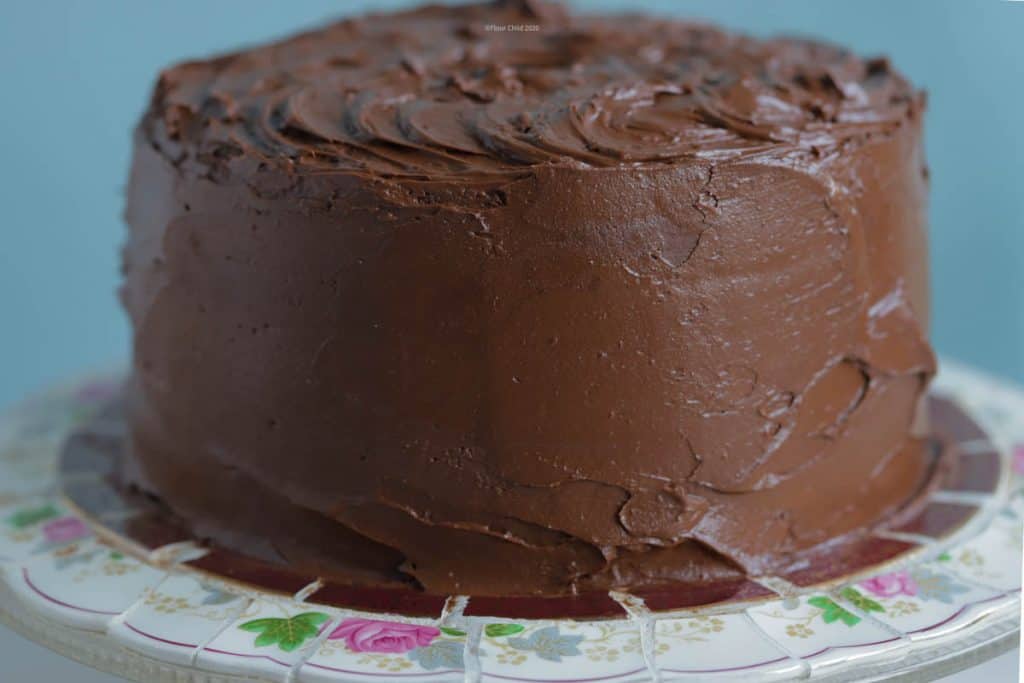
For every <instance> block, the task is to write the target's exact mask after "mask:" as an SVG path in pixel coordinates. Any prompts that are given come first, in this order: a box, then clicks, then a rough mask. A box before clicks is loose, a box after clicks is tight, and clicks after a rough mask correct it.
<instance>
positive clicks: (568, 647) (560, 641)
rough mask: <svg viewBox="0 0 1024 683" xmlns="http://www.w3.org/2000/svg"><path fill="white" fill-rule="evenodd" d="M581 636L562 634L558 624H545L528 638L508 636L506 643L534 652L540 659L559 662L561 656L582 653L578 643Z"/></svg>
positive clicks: (581, 640)
mask: <svg viewBox="0 0 1024 683" xmlns="http://www.w3.org/2000/svg"><path fill="white" fill-rule="evenodd" d="M581 642H583V636H564V635H562V634H561V633H559V631H558V626H545V627H544V628H542V629H538V630H536V631H534V632H533V633H531V634H530V636H529V637H528V638H509V640H508V644H509V645H511V646H512V647H514V648H515V649H517V650H528V651H530V652H535V653H536V654H537V656H538V657H540V658H541V659H546V660H548V661H549V662H560V661H562V657H575V656H577V655H580V654H582V653H581V652H580V650H579V644H580V643H581Z"/></svg>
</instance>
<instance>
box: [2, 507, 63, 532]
mask: <svg viewBox="0 0 1024 683" xmlns="http://www.w3.org/2000/svg"><path fill="white" fill-rule="evenodd" d="M59 514H60V512H59V511H58V510H57V508H55V507H54V506H53V505H42V506H38V507H34V508H23V509H21V510H18V511H17V512H15V513H14V514H13V515H11V516H10V517H8V518H7V523H8V524H10V525H11V526H13V527H14V528H15V529H24V528H25V527H29V526H32V525H33V524H39V522H45V521H46V520H48V519H53V518H54V517H56V516H58V515H59Z"/></svg>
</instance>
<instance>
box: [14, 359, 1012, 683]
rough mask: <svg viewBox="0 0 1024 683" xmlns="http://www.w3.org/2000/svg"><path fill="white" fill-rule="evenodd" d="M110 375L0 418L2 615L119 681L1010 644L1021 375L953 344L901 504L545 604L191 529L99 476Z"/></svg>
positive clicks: (680, 667)
mask: <svg viewBox="0 0 1024 683" xmlns="http://www.w3.org/2000/svg"><path fill="white" fill-rule="evenodd" d="M119 379H120V375H119V374H118V373H107V374H103V375H95V376H91V377H88V378H85V379H81V380H77V381H74V382H70V383H67V384H65V385H63V386H61V387H57V388H54V389H52V390H49V391H47V392H44V393H42V394H40V395H38V396H36V397H34V398H31V399H29V400H26V401H24V402H23V403H21V404H19V405H18V406H16V407H14V408H13V409H12V410H11V411H9V412H8V413H7V414H5V415H4V416H3V417H2V419H0V525H2V528H0V562H2V576H3V582H2V585H0V617H2V618H3V621H4V623H6V624H7V625H9V626H10V627H12V628H14V629H15V630H17V631H18V632H20V633H22V634H23V635H25V636H26V637H28V638H30V639H32V640H35V641H37V642H39V643H41V644H43V645H46V646H48V647H50V648H51V649H53V650H55V651H57V652H59V653H61V654H63V655H66V656H68V657H71V658H73V659H76V660H78V661H81V662H83V663H84V664H87V665H89V666H92V667H95V668H97V669H101V670H104V671H108V672H111V673H114V674H117V675H121V676H125V677H127V678H129V679H132V680H139V681H185V680H187V681H203V682H207V681H210V682H212V681H233V680H250V681H251V680H261V681H299V682H302V683H328V682H331V681H377V680H380V679H382V678H383V679H387V678H394V679H402V680H410V681H430V682H434V681H459V680H465V681H477V680H494V681H522V682H531V681H537V682H540V681H547V682H555V681H561V682H565V683H570V682H573V683H582V682H584V681H587V682H590V681H642V680H664V681H668V680H680V681H686V680H730V679H739V678H743V679H747V680H763V681H785V680H799V679H806V678H811V679H812V680H828V681H841V680H932V679H934V678H935V677H938V676H940V675H944V674H948V673H951V672H954V671H957V670H960V669H963V668H966V667H968V666H971V665H973V664H975V663H977V662H978V661H981V660H983V659H986V658H989V657H992V656H995V655H996V654H998V653H1000V652H1002V651H1005V650H1007V649H1009V648H1011V647H1013V646H1014V644H1015V643H1016V642H1017V637H1018V631H1019V614H1020V586H1021V540H1022V524H1024V391H1022V390H1021V389H1018V388H1016V387H1014V386H1012V385H1009V384H1007V383H1006V382H1003V381H1001V380H998V379H995V378H992V377H989V376H986V375H983V374H981V373H979V372H977V371H974V370H972V369H969V368H966V367H963V366H961V365H958V364H955V363H950V362H946V363H943V367H942V371H941V373H940V375H939V377H938V379H937V381H936V383H935V385H934V388H933V394H934V396H935V397H936V398H933V404H932V410H933V416H935V420H936V421H937V422H938V423H939V427H941V428H942V430H943V431H944V433H945V434H946V435H947V437H948V438H951V439H953V440H954V441H956V442H957V452H958V454H959V455H958V457H957V462H956V466H955V467H954V471H953V473H952V474H951V475H950V476H949V477H947V478H946V479H947V481H945V482H944V483H943V484H942V486H941V487H940V488H939V489H938V490H937V491H935V492H934V493H933V494H932V495H931V499H930V501H929V503H928V505H927V506H926V507H925V508H924V510H923V511H922V512H921V513H920V514H918V515H917V516H916V517H915V518H914V519H911V520H907V521H905V522H903V523H901V526H899V527H898V528H896V529H889V530H886V531H880V532H877V533H876V534H875V535H874V536H873V537H872V538H871V539H870V542H868V543H861V544H859V545H856V546H855V547H852V548H847V549H846V550H844V551H843V552H842V553H839V554H840V555H842V557H839V558H836V557H831V558H824V560H823V561H822V562H819V563H817V564H813V563H812V565H811V566H809V567H805V568H803V570H802V571H800V572H797V573H795V574H792V575H788V576H782V577H757V578H756V579H753V580H752V581H749V582H746V583H745V584H744V585H740V586H723V587H710V588H708V590H707V591H705V592H704V593H703V594H701V595H692V594H687V595H683V596H680V595H677V594H659V593H653V594H647V595H644V596H634V595H625V594H617V593H612V594H609V595H607V596H601V597H602V598H603V600H594V599H592V598H591V599H586V600H583V599H580V600H575V601H573V600H569V601H568V602H564V601H563V602H562V603H545V602H544V600H543V599H519V600H515V599H510V600H505V601H501V600H494V599H491V600H485V599H474V598H472V597H466V596H446V597H437V596H435V598H431V597H430V596H421V597H419V598H416V597H414V596H409V595H397V596H395V595H382V594H380V593H379V592H377V593H374V592H369V593H367V592H363V593H359V592H358V591H357V592H352V591H345V590H343V589H341V588H339V587H332V586H330V585H329V584H325V583H324V582H322V581H320V580H319V579H318V578H317V577H301V576H295V575H290V574H289V573H288V572H287V571H286V570H284V569H282V568H279V567H274V566H271V565H266V564H263V563H260V562H257V561H253V560H251V559H250V558H243V557H237V556H231V555H229V554H226V553H224V552H222V551H218V550H212V551H211V550H210V549H207V548H204V547H202V546H200V545H199V544H197V543H196V542H194V541H193V540H191V539H189V538H188V537H187V534H182V533H181V530H180V529H175V528H174V526H173V524H170V523H168V522H167V520H166V519H161V518H160V517H159V516H158V515H154V514H153V513H152V511H151V510H149V509H147V508H146V507H145V505H144V504H143V503H140V502H139V501H132V500H129V499H126V497H125V496H123V495H121V494H120V493H119V492H117V491H116V490H115V489H113V488H111V487H109V486H108V485H107V484H106V483H105V481H106V480H105V479H104V477H103V476H102V474H103V468H104V466H105V465H104V463H103V458H104V449H103V448H102V447H99V446H97V444H103V443H109V442H110V441H111V440H114V441H116V440H117V438H118V437H119V434H118V430H119V429H120V428H121V426H120V425H121V423H120V422H119V421H117V420H107V421H104V420H103V419H102V413H103V411H104V409H105V407H106V406H109V405H110V403H111V400H112V399H114V398H115V397H116V394H117V392H118V390H119V389H118V387H119V385H120V382H119ZM98 416H99V417H98ZM90 425H91V426H90ZM83 426H89V427H88V429H86V432H87V433H86V437H87V438H85V439H81V440H79V443H78V444H77V445H74V444H72V447H68V446H66V445H65V444H66V442H68V436H69V435H70V434H77V435H81V433H82V430H83ZM104 430H108V431H109V433H104ZM71 441H72V442H74V439H72V440H71ZM62 453H63V456H62V455H61V454H62ZM69 455H70V456H72V457H71V458H70V460H69ZM748 584H749V585H748ZM609 606H610V607H609Z"/></svg>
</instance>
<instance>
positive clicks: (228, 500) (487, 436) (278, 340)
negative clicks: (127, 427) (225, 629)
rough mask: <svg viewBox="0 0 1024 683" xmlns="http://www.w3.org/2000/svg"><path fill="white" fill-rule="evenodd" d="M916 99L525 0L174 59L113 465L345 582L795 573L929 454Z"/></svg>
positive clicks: (900, 493)
mask: <svg viewBox="0 0 1024 683" xmlns="http://www.w3.org/2000/svg"><path fill="white" fill-rule="evenodd" d="M496 28H498V29H503V30H495V29H496ZM923 104H924V101H923V96H922V95H921V94H920V93H919V92H916V91H915V90H914V89H913V88H912V87H911V86H910V85H909V84H908V83H907V82H906V81H905V80H904V79H903V78H902V77H901V76H900V75H898V74H897V73H896V72H895V71H894V70H893V69H892V68H891V67H890V66H889V64H888V62H887V61H886V60H885V59H873V60H867V61H865V60H861V59H859V58H857V57H856V56H854V55H852V54H851V53H849V52H847V51H846V50H843V49H841V48H837V47H833V46H829V45H824V44H821V43H816V42H810V41H803V40H793V39H777V40H763V41H762V40H755V39H752V38H748V37H743V36H738V35H733V34H728V33H724V32H722V31H720V30H717V29H715V28H711V27H708V26H703V25H697V24H691V23H685V22H679V21H664V20H655V19H650V18H647V17H643V16H635V15H631V16H628V17H593V16H582V17H580V16H570V15H568V14H567V13H566V12H564V11H563V10H561V8H559V7H557V6H551V5H546V4H540V3H533V2H498V3H494V4H489V5H472V6H466V7H458V8H443V7H436V6H431V7H425V8H422V9H418V10H415V11H410V12H404V13H399V14H390V15H371V16H368V17H363V18H358V19H348V20H345V21H341V22H338V23H336V24H333V25H330V26H327V27H324V28H322V29H320V30H317V31H313V32H309V33H306V34H303V35H299V36H296V37H294V38H291V39H288V40H285V41H283V42H279V43H275V44H272V45H266V46H262V47H259V48H255V49H251V50H246V51H243V52H239V53H235V54H230V55H226V56H223V57H219V58H216V59H211V60H206V61H198V62H189V63H186V64H182V65H179V66H176V67H174V68H172V69H169V70H167V71H165V72H164V73H163V74H162V75H161V77H160V80H159V82H158V84H157V86H156V89H155V92H154V94H153V98H152V101H151V103H150V106H149V109H148V110H147V112H146V114H145V116H144V117H143V119H142V122H141V123H140V125H139V127H138V130H137V133H136V144H135V156H134V161H133V165H132V171H131V178H130V183H129V188H128V203H127V222H128V225H129V237H128V241H127V244H126V247H125V252H124V254H125V258H124V262H125V282H124V288H123V292H122V297H123V300H124V304H125V306H126V308H127V310H128V313H129V315H130V317H131V320H132V324H133V329H134V365H133V371H134V372H133V380H132V383H131V394H130V402H129V410H130V424H131V432H132V454H131V458H130V466H129V467H128V468H127V469H126V472H125V475H126V477H127V479H128V480H129V481H131V482H135V483H137V484H138V485H140V486H141V487H142V488H144V489H145V490H147V491H150V492H152V493H154V494H156V495H157V496H159V497H160V498H161V499H162V500H163V501H165V502H166V503H167V504H168V505H169V506H170V507H171V509H173V510H174V511H175V512H176V513H177V514H179V515H180V516H182V517H183V518H184V519H185V520H187V521H188V522H189V523H190V524H191V525H192V526H193V528H194V529H195V530H196V532H197V533H199V534H201V535H203V536H205V537H209V538H211V539H213V540H214V541H215V542H218V543H222V544H224V545H227V546H230V547H236V548H241V549H244V550H245V551H246V552H249V553H253V554H257V555H260V556H262V557H267V558H272V559H276V560H279V561H282V562H287V563H290V564H293V565H296V566H302V567H306V568H312V569H314V570H315V571H317V572H320V573H321V574H324V575H326V576H331V577H333V578H335V579H341V580H345V581H349V582H352V583H355V584H365V585H402V584H412V585H415V586H418V587H421V588H423V589H425V590H427V591H430V592H436V593H469V594H475V595H516V594H544V595H548V594H551V595H554V594H567V593H573V592H576V591H579V590H584V589H589V588H595V589H607V588H629V587H636V586H644V585H651V584H657V583H665V582H673V581H683V582H702V581H710V580H716V579H720V578H721V577H723V576H733V575H738V574H742V573H744V572H746V573H750V574H758V573H761V572H764V571H769V570H772V569H775V568H778V567H780V566H783V565H792V564H794V563H799V562H800V558H801V557H802V556H805V555H806V553H807V551H809V550H810V549H812V548H815V547H817V546H820V545H821V544H823V543H827V542H830V541H832V540H834V539H836V538H839V537H842V536H846V535H850V534H857V533H863V532H864V530H865V529H868V528H870V527H872V526H874V525H876V524H878V523H880V522H881V521H883V520H884V519H886V518H887V517H888V516H890V515H892V514H894V513H896V512H898V511H900V510H903V509H906V508H907V506H908V505H912V503H913V501H914V500H915V498H916V497H917V496H918V494H919V493H920V491H921V490H922V487H923V486H924V483H925V480H926V478H927V475H928V471H929V461H928V457H927V454H926V452H925V448H924V442H923V439H922V437H923V436H924V430H925V425H924V424H923V421H922V420H921V418H920V417H919V414H920V412H921V411H920V410H919V405H920V403H921V398H922V396H923V394H924V392H925V389H926V385H927V381H928V379H929V378H930V376H931V375H932V374H933V372H934V358H933V354H932V352H931V350H930V348H929V345H928V342H927V339H926V329H927V316H928V302H927V296H928V292H927V264H926V245H925V194H926V171H925V166H924V162H923V157H922V152H921V115H922V112H923Z"/></svg>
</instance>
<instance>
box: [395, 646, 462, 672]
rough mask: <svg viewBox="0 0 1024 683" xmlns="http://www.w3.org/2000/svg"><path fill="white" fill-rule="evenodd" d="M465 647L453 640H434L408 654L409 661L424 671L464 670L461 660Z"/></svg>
mask: <svg viewBox="0 0 1024 683" xmlns="http://www.w3.org/2000/svg"><path fill="white" fill-rule="evenodd" d="M464 649H465V645H464V644H463V643H461V642H458V641H454V640H435V641H434V642H433V643H431V644H430V645H427V646H425V647H418V648H416V649H415V650H413V651H412V652H410V653H409V655H408V656H409V659H411V660H412V661H414V662H418V663H419V665H420V666H422V667H423V668H424V669H428V670H433V669H442V668H443V669H465V668H466V665H465V663H464V662H463V659H462V653H463V650H464Z"/></svg>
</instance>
